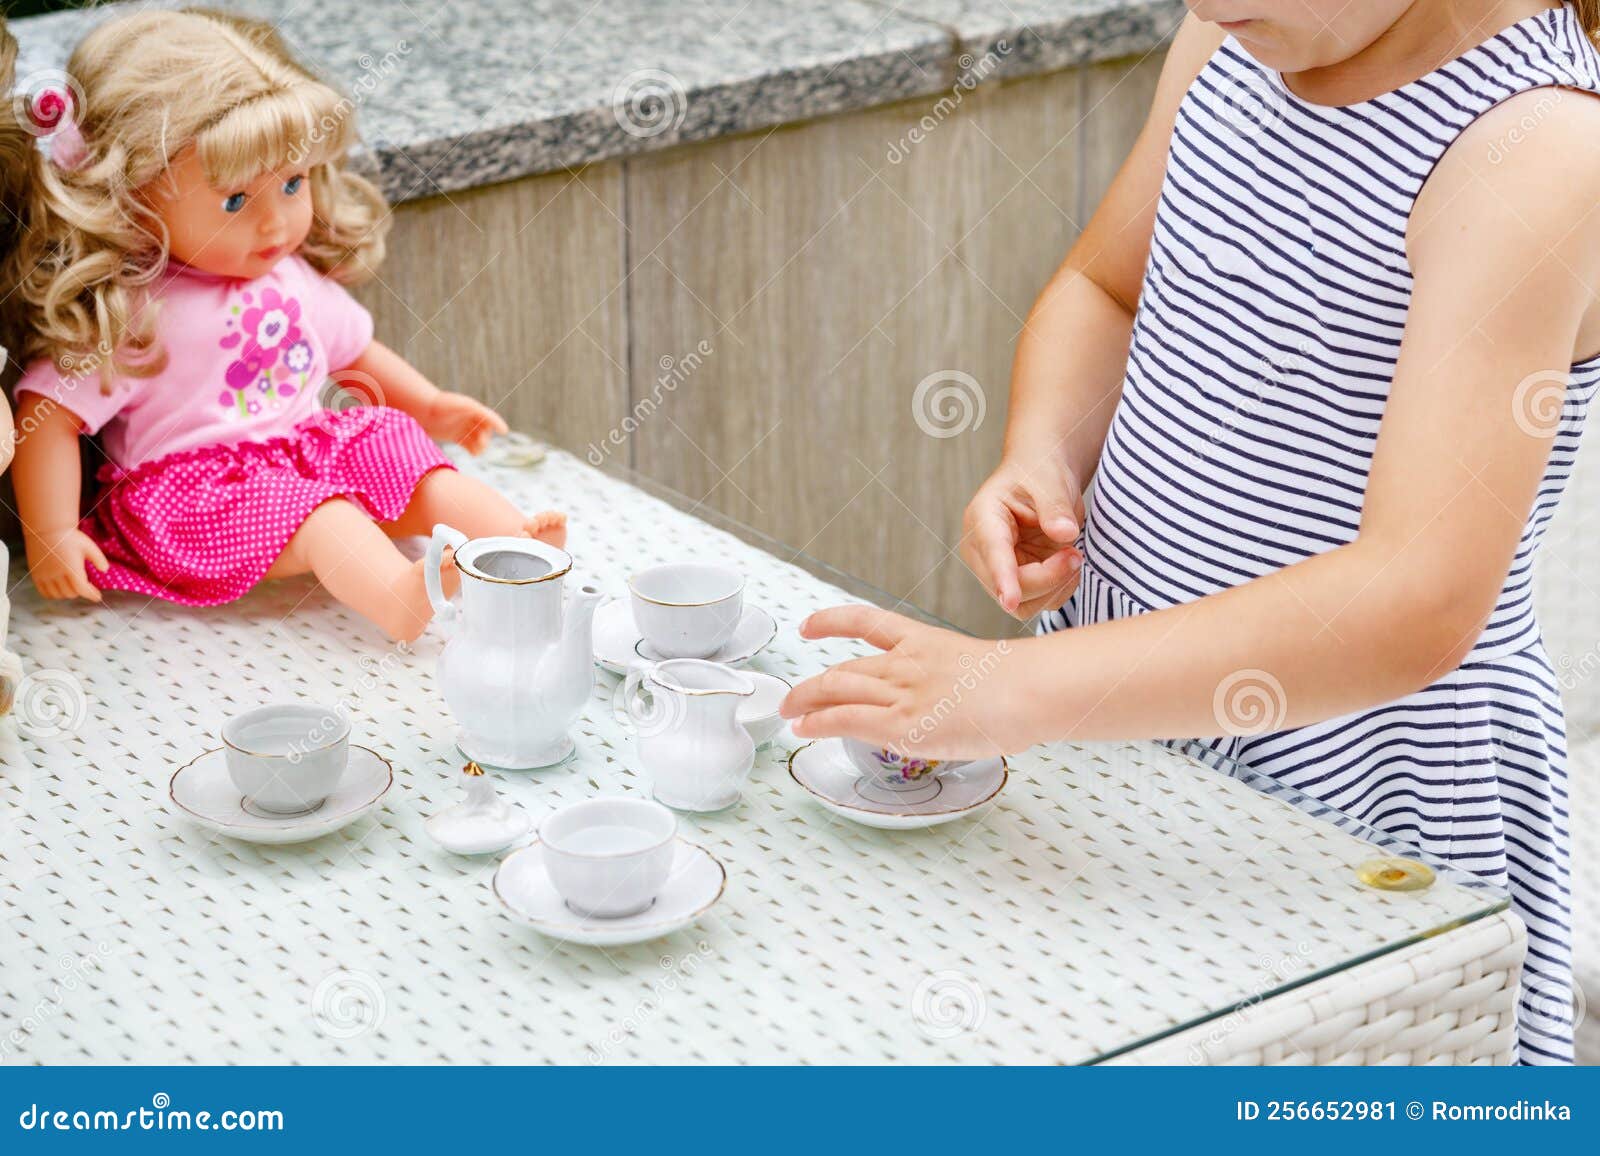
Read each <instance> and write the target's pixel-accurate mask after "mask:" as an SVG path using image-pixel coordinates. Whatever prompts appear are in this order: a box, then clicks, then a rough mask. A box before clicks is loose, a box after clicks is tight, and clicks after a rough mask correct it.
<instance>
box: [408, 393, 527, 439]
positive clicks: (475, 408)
mask: <svg viewBox="0 0 1600 1156" xmlns="http://www.w3.org/2000/svg"><path fill="white" fill-rule="evenodd" d="M422 428H423V429H425V430H427V431H428V436H429V437H433V438H437V439H439V440H440V441H447V442H455V443H456V444H457V445H458V446H461V447H462V448H463V449H465V450H466V451H467V452H468V453H469V454H481V453H482V452H483V451H484V450H486V449H488V448H489V440H490V439H491V438H493V437H494V436H495V434H503V433H505V432H506V430H507V428H508V427H507V426H506V420H505V418H503V417H501V416H500V415H499V414H497V413H495V411H494V410H492V409H490V408H489V407H488V406H486V405H484V404H483V403H482V402H481V401H478V400H476V399H474V398H470V397H468V396H467V395H466V394H464V393H449V392H447V391H445V390H440V391H439V394H438V396H437V397H435V398H434V399H433V400H432V401H431V402H429V403H428V410H427V413H426V414H425V415H424V416H423V419H422Z"/></svg>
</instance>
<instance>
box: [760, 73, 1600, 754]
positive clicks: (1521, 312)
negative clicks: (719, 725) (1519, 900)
mask: <svg viewBox="0 0 1600 1156" xmlns="http://www.w3.org/2000/svg"><path fill="white" fill-rule="evenodd" d="M1539 99H1540V94H1539V93H1530V94H1525V95H1524V96H1522V97H1517V98H1513V99H1512V100H1509V101H1507V102H1506V103H1505V104H1503V105H1501V106H1500V107H1499V108H1497V109H1496V110H1494V111H1493V112H1491V113H1489V114H1487V115H1486V116H1484V117H1483V118H1481V119H1480V120H1479V121H1478V122H1477V123H1476V124H1475V125H1474V126H1472V127H1471V128H1469V129H1468V130H1467V131H1466V132H1465V133H1463V134H1462V136H1461V139H1460V140H1459V141H1458V142H1457V143H1456V144H1455V146H1454V147H1452V148H1451V149H1450V151H1449V152H1448V153H1446V155H1445V158H1444V160H1443V161H1442V162H1441V163H1440V165H1439V167H1438V169H1437V170H1436V171H1435V173H1434V174H1433V176H1432V177H1431V178H1430V180H1429V181H1428V184H1427V186H1426V187H1425V189H1424V190H1423V193H1422V195H1421V196H1420V197H1419V199H1418V202H1417V205H1416V209H1415V211H1414V213H1413V216H1412V221H1411V235H1410V237H1409V239H1408V256H1409V258H1410V263H1411V266H1412V272H1413V275H1414V291H1413V296H1412V303H1411V308H1410V312H1409V315H1408V317H1407V322H1406V334H1405V338H1404V341H1403V344H1402V348H1401V353H1400V358H1399V362H1398V364H1397V366H1396V369H1395V378H1394V382H1393V384H1392V387H1391V390H1390V397H1389V402H1388V405H1387V407H1386V410H1385V413H1384V419H1383V424H1382V427H1381V430H1380V434H1379V438H1378V444H1377V449H1376V453H1375V456H1374V459H1373V464H1372V470H1371V474H1370V477H1369V480H1368V485H1367V494H1366V502H1365V505H1364V507H1363V511H1362V522H1361V528H1360V531H1359V534H1358V536H1357V537H1356V539H1355V541H1353V542H1351V543H1350V544H1349V545H1346V546H1342V547H1339V548H1337V549H1334V550H1330V551H1328V552H1327V553H1324V554H1320V555H1317V556H1315V557H1312V558H1308V559H1306V560H1305V561H1303V562H1299V563H1297V564H1295V565H1293V566H1289V567H1286V568H1284V569H1283V570H1280V571H1277V572H1275V573H1273V574H1270V575H1267V576H1265V577H1262V578H1259V579H1256V580H1255V581H1252V582H1248V583H1246V584H1244V585H1241V586H1238V587H1235V588H1233V589H1231V590H1227V591H1224V592H1222V593H1219V594H1216V595H1212V596H1210V597H1207V598H1202V599H1199V600H1198V601H1195V602H1191V603H1188V604H1185V605H1181V606H1174V607H1171V608H1168V609H1164V610H1160V611H1156V612H1153V613H1149V614H1144V615H1138V616H1135V617H1131V618H1125V619H1120V620H1116V621H1111V622H1105V623H1101V624H1097V625H1094V626H1089V627H1086V628H1080V629H1076V630H1070V631H1063V632H1060V633H1058V634H1053V635H1050V636H1048V637H1045V638H1036V639H1026V640H1017V641H1007V642H981V641H974V640H972V639H967V638H962V637H960V636H958V635H955V634H951V633H949V632H946V631H939V630H935V629H933V628H930V627H926V626H922V625H919V624H915V623H911V622H909V621H907V620H906V619H903V618H900V617H898V616H895V615H890V614H886V613H884V612H881V611H876V610H872V609H869V608H865V607H844V608H839V609H835V610H829V611H823V612H822V613H820V614H817V615H815V616H813V617H812V618H811V619H810V620H809V621H808V622H807V623H806V625H805V626H804V627H803V628H802V634H804V635H805V636H806V637H810V638H820V637H829V636H847V637H860V638H865V639H867V640H868V641H870V642H873V643H875V644H877V645H879V646H880V647H884V648H886V649H887V650H888V653H886V654H882V655H875V656H873V657H870V658H865V659H859V660H856V661H855V662H848V663H844V664H842V665H841V666H838V667H836V668H834V669H833V670H831V671H829V672H827V673H825V674H823V675H820V676H818V677H817V678H814V679H811V680H810V681H808V682H805V683H802V684H801V685H800V686H799V687H797V688H796V689H795V690H794V691H793V693H791V694H790V696H789V698H788V699H787V700H786V702H785V704H784V713H785V715H787V716H789V717H796V716H804V717H801V718H799V721H798V722H797V723H796V726H795V733H796V734H797V735H801V736H803V737H806V738H813V737H820V736H823V735H833V734H844V733H848V734H853V735H858V736H860V737H863V738H866V739H869V740H874V741H879V742H883V743H886V744H888V743H899V744H903V745H905V746H906V747H908V748H909V750H910V751H913V752H918V753H926V754H935V755H941V754H942V755H947V756H976V755H987V754H993V753H995V752H997V751H1013V750H1018V749H1021V748H1024V747H1027V746H1029V745H1031V744H1033V743H1037V742H1040V741H1045V740H1051V739H1061V738H1073V739H1083V740H1089V739H1111V738H1128V737H1140V738H1151V737H1176V736H1187V735H1216V734H1224V733H1235V734H1238V733H1257V732H1260V731H1265V730H1272V729H1279V728H1283V727H1294V726H1300V725H1304V724H1306V723H1311V722H1317V721H1321V720H1323V719H1328V718H1332V717H1336V716H1338V715H1342V714H1346V713H1349V712H1352V711H1356V710H1361V709H1364V708H1367V707H1370V706H1374V705H1377V704H1379V703H1384V702H1390V701H1393V700H1394V699H1397V698H1400V697H1403V696H1404V695H1406V694H1409V693H1411V692H1412V691H1415V690H1417V689H1419V688H1421V687H1423V686H1425V685H1427V684H1428V683H1430V682H1433V681H1435V680H1436V679H1437V678H1439V677H1440V676H1441V675H1443V674H1444V673H1446V672H1448V671H1450V670H1452V669H1454V668H1455V667H1456V666H1458V665H1459V664H1460V663H1461V662H1462V660H1463V658H1464V657H1465V656H1466V655H1467V654H1468V652H1469V651H1470V650H1471V648H1472V646H1473V644H1474V642H1475V641H1476V639H1477V637H1478V636H1479V634H1480V633H1481V632H1482V628H1483V625H1484V623H1485V621H1486V620H1487V618H1488V616H1489V614H1490V612H1491V611H1492V609H1493V607H1494V605H1495V602H1496V599H1497V597H1498V595H1499V592H1500V590H1501V588H1502V586H1503V584H1504V582H1505V579H1506V574H1507V571H1508V569H1509V567H1510V564H1511V560H1512V558H1513V556H1514V554H1515V551H1516V548H1517V544H1518V542H1519V540H1520V537H1521V534H1522V532H1523V529H1524V526H1525V524H1526V521H1527V518H1528V513H1529V510H1530V509H1531V507H1532V504H1533V501H1534V499H1535V495H1536V493H1537V491H1538V488H1539V486H1540V483H1541V481H1542V478H1543V474H1544V469H1545V465H1546V459H1547V458H1548V455H1549V450H1550V446H1551V440H1552V436H1553V433H1554V429H1555V426H1554V422H1555V420H1556V419H1557V418H1559V416H1560V402H1561V399H1562V396H1563V392H1564V388H1565V382H1566V380H1567V371H1568V367H1569V366H1570V365H1571V363H1572V361H1573V360H1574V354H1575V353H1576V354H1578V355H1584V356H1586V355H1589V354H1592V353H1593V352H1595V351H1596V349H1600V309H1597V308H1596V305H1595V297H1594V291H1593V289H1592V288H1591V286H1595V285H1600V208H1597V205H1600V152H1597V150H1595V149H1594V147H1593V142H1594V140H1595V139H1596V137H1597V136H1600V101H1596V100H1592V99H1588V98H1586V97H1574V98H1573V99H1568V100H1564V101H1562V102H1561V103H1560V104H1559V105H1557V106H1555V107H1554V109H1553V110H1552V109H1549V108H1542V109H1541V108H1540V107H1539V106H1538V105H1536V104H1535V103H1534V102H1537V101H1538V100H1539ZM1536 112H1537V113H1539V116H1540V117H1542V119H1538V128H1537V129H1536V130H1535V131H1533V132H1529V133H1516V132H1513V131H1512V130H1514V129H1515V128H1516V126H1517V125H1518V124H1520V123H1523V122H1522V120H1521V118H1523V117H1524V116H1525V115H1526V116H1534V114H1535V113H1536ZM1536 119H1537V118H1536ZM1508 133H1510V134H1511V135H1510V136H1508V135H1507V134H1508ZM1502 139H1517V140H1519V143H1518V144H1517V146H1516V148H1517V152H1516V155H1515V158H1514V161H1515V163H1512V164H1501V165H1495V164H1492V163H1490V161H1489V160H1488V157H1490V156H1492V155H1498V154H1497V153H1496V152H1495V151H1494V150H1492V149H1491V148H1490V144H1491V142H1493V141H1496V140H1502Z"/></svg>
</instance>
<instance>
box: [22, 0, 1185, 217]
mask: <svg viewBox="0 0 1600 1156" xmlns="http://www.w3.org/2000/svg"><path fill="white" fill-rule="evenodd" d="M156 2H157V3H161V2H162V0H156ZM213 3H218V6H221V7H226V8H232V9H236V10H239V11H245V12H250V13H252V14H255V15H259V16H265V17H268V18H270V19H273V20H275V21H276V22H277V23H278V25H279V27H280V29H281V31H282V32H283V34H284V36H285V37H286V38H287V39H288V40H289V42H290V43H291V44H292V45H293V46H294V48H295V50H296V51H297V52H298V53H300V54H301V55H302V56H303V57H304V58H305V59H306V61H307V62H308V63H310V64H311V65H312V66H313V67H315V68H316V69H317V70H318V71H319V72H320V73H321V74H322V75H323V76H325V77H326V78H327V79H328V80H329V81H331V82H332V83H333V84H334V85H335V86H336V87H338V88H340V89H341V90H343V91H345V92H347V93H349V94H351V95H352V96H353V97H354V98H355V99H356V101H357V103H358V105H359V113H358V115H359V118H360V126H361V132H362V137H363V139H364V141H365V150H364V151H365V156H364V157H363V158H362V161H361V163H362V164H363V165H364V166H365V167H367V168H368V169H369V170H370V171H374V172H375V174H376V176H377V178H378V180H379V183H380V184H381V186H382V187H383V190H384V192H385V193H386V194H387V195H388V196H389V197H390V198H391V199H392V200H395V201H403V200H408V199H412V198H415V197H424V196H428V195H431V194H435V193H445V192H452V191H455V190H458V189H467V188H473V187H476V186H479V185H486V184H490V183H493V182H495V181H503V180H510V179H512V178H516V177H522V176H529V175H532V174H535V173H542V172H551V171H555V170H559V169H565V168H571V167H575V166H578V165H583V164H589V163H592V162H595V161H601V160H606V159H608V158H611V157H617V156H625V155H628V154H631V153H638V152H643V151H646V150H651V149H660V148H666V147H670V146H672V145H675V144H680V143H683V142H687V141H701V140H710V139H712V138H714V137H719V136H724V135H727V134H730V133H738V132H749V131H753V130H757V129H762V128H768V127H771V126H774V125H781V124H786V123H790V122H795V121H802V120H808V119H811V118H813V117H818V116H826V115H829V114H833V113H839V112H847V111H851V110H855V109H862V108H869V107H872V106H874V105H880V104H887V103H890V102H893V101H897V100H905V99H909V98H912V97H918V96H926V95H931V94H933V93H935V92H939V91H942V90H944V89H947V88H949V87H950V86H951V85H952V84H954V83H956V82H957V79H958V78H961V77H967V78H969V81H970V82H974V83H975V82H980V81H981V82H989V81H992V80H994V79H996V78H1007V79H1009V78H1012V77H1016V76H1021V75H1026V74H1028V73H1030V72H1044V71H1050V70H1053V69H1058V68H1064V67H1068V66H1070V65H1075V64H1083V63H1087V62H1090V61H1095V60H1109V59H1113V58H1116V57H1119V56H1127V55H1130V54H1134V53H1139V52H1145V51H1148V50H1150V49H1151V48H1153V47H1155V46H1156V45H1157V44H1159V43H1160V42H1161V41H1162V39H1163V38H1164V37H1165V36H1166V35H1168V34H1169V33H1170V32H1171V31H1172V29H1173V28H1175V27H1176V26H1177V21H1178V19H1179V17H1180V16H1181V14H1182V11H1183V4H1182V2H1181V0H809V2H807V3H794V2H793V0H598V2H597V0H319V2H317V3H305V2H304V0H301V3H300V5H298V6H293V7H291V9H290V11H289V12H288V13H287V14H286V13H285V7H286V6H285V4H284V3H282V2H281V0H278V2H268V0H220V3H219V0H213ZM127 6H128V5H123V4H112V5H103V6H99V7H96V8H92V9H87V10H83V11H74V12H58V13H53V14H51V15H47V16H37V17H32V18H28V19H23V20H18V21H16V22H15V23H14V24H13V30H14V31H15V32H16V34H17V37H18V39H19V41H20V42H21V45H22V55H21V59H20V60H19V62H18V78H19V83H26V80H27V78H28V77H29V76H30V75H34V74H38V73H41V72H45V71H47V70H51V69H59V68H60V67H61V66H62V65H63V64H64V63H65V61H66V57H67V54H68V52H69V51H70V49H71V47H72V45H73V44H75V43H76V42H77V40H78V38H79V37H81V36H82V35H83V33H84V32H85V31H86V30H87V29H88V28H89V27H90V26H91V25H93V24H94V23H96V22H98V21H100V20H104V19H105V18H106V17H107V15H108V14H110V13H112V12H115V11H117V10H118V9H121V8H125V7H127ZM167 6H176V4H171V5H167Z"/></svg>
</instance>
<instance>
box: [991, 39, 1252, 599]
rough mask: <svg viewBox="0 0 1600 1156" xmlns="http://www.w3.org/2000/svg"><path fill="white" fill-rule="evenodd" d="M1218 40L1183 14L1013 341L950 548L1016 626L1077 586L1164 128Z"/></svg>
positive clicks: (1157, 184) (1158, 177) (1150, 224)
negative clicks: (972, 489)
mask: <svg viewBox="0 0 1600 1156" xmlns="http://www.w3.org/2000/svg"><path fill="white" fill-rule="evenodd" d="M1222 39H1223V33H1222V31H1221V30H1220V29H1218V28H1217V27H1216V26H1215V25H1211V24H1205V23H1202V22H1201V21H1199V20H1196V19H1195V18H1194V17H1193V16H1190V17H1188V18H1186V19H1185V21H1184V23H1183V26H1182V27H1181V28H1180V29H1179V30H1178V34H1177V37H1176V38H1175V39H1174V41H1173V44H1172V48H1171V50H1170V51H1169V52H1168V54H1167V61H1166V64H1165V65H1164V66H1163V68H1162V72H1161V82H1160V84H1159V85H1158V87H1157V89H1156V97H1155V101H1154V103H1153V105H1152V107H1151V111H1150V116H1149V118H1148V119H1147V120H1146V122H1145V126H1144V128H1143V130H1142V131H1141V132H1140V134H1139V139H1138V140H1137V141H1136V142H1135V143H1134V146H1133V151H1132V152H1131V153H1130V154H1129V156H1128V159H1127V161H1125V162H1124V163H1123V166H1122V168H1121V170H1120V171H1119V172H1118V173H1117V177H1116V180H1114V181H1113V182H1112V184H1111V187H1110V189H1109V190H1107V192H1106V195H1105V197H1104V198H1103V199H1102V200H1101V202H1100V206H1099V208H1098V209H1097V210H1096V211H1095V214H1094V216H1093V218H1091V219H1090V221H1089V224H1088V227H1087V228H1085V229H1084V231H1083V233H1082V234H1081V235H1080V236H1079V238H1078V240H1077V242H1076V243H1075V244H1074V245H1073V246H1072V249H1071V251H1070V252H1069V253H1068V254H1067V258H1066V260H1065V261H1064V262H1062V265H1061V268H1060V269H1058V270H1056V273H1055V275H1054V276H1053V277H1051V279H1050V281H1049V283H1048V284H1047V285H1045V287H1044V290H1043V292H1041V293H1040V294H1039V299H1038V300H1037V301H1036V302H1035V303H1034V306H1033V309H1032V310H1031V311H1030V312H1029V314H1028V319H1027V321H1026V322H1025V323H1024V325H1023V328H1022V334H1021V336H1020V337H1019V338H1018V341H1017V353H1016V357H1015V359H1014V360H1013V362H1012V367H1011V405H1010V411H1009V413H1010V416H1009V418H1008V419H1007V422H1006V439H1005V448H1004V452H1003V455H1002V457H1001V461H1000V465H999V467H998V468H996V470H995V472H994V473H993V474H992V475H990V477H989V479H988V480H987V481H985V482H984V483H983V485H982V486H980V487H979V488H978V491H977V493H976V494H974V495H973V498H972V502H971V503H970V504H969V505H968V506H967V512H966V518H965V520H964V523H963V534H962V539H961V556H962V558H963V559H964V560H965V561H966V563H967V565H968V566H970V567H971V568H972V571H973V572H974V573H975V574H976V575H977V576H978V579H979V581H981V582H982V583H983V584H984V586H985V587H986V588H987V589H988V591H989V593H990V594H992V595H993V596H994V597H995V599H996V600H997V601H998V602H999V603H1000V606H1001V607H1002V608H1003V609H1004V610H1006V611H1007V612H1008V613H1011V614H1014V615H1016V616H1017V617H1018V618H1028V617H1031V616H1032V615H1034V614H1036V613H1038V612H1039V611H1040V610H1043V609H1047V608H1054V607H1056V606H1060V605H1061V603H1062V602H1064V601H1065V600H1066V597H1067V595H1068V594H1070V593H1071V592H1072V588H1073V587H1074V586H1076V585H1077V571H1078V561H1079V560H1078V554H1077V551H1076V550H1075V549H1074V548H1073V546H1072V543H1073V541H1074V540H1075V539H1076V538H1077V536H1078V531H1079V529H1080V528H1081V525H1082V522H1083V487H1084V486H1087V485H1088V484H1089V478H1090V477H1091V476H1092V475H1093V474H1094V470H1095V465H1096V463H1098V462H1099V460H1100V447H1101V445H1102V443H1103V442H1104V441H1105V436H1106V429H1107V427H1109V425H1110V424H1111V415H1112V413H1113V412H1114V411H1115V410H1116V407H1117V399H1118V398H1119V397H1120V396H1121V393H1122V378H1123V374H1124V372H1125V371H1126V368H1127V361H1128V342H1129V339H1130V337H1131V335H1132V332H1133V313H1134V308H1135V306H1136V305H1137V304H1138V300H1139V285H1140V282H1141V281H1142V280H1143V278H1144V267H1145V261H1146V259H1147V258H1148V257H1149V254H1150V235H1151V231H1152V230H1153V228H1154V224H1155V208H1156V200H1157V198H1158V197H1159V196H1160V193H1161V181H1162V178H1163V176H1164V174H1165V172H1166V167H1167V149H1168V145H1169V143H1170V141H1171V139H1172V125H1173V121H1174V120H1175V119H1176V117H1177V112H1178V104H1179V103H1180V102H1181V101H1182V99H1183V94H1184V92H1185V91H1187V89H1188V87H1189V84H1190V82H1191V81H1193V80H1194V78H1195V75H1196V74H1197V73H1199V71H1200V69H1201V68H1202V67H1203V66H1204V65H1205V62H1206V61H1207V60H1209V59H1210V58H1211V55H1212V53H1214V52H1215V51H1216V49H1217V46H1218V45H1219V44H1221V43H1222Z"/></svg>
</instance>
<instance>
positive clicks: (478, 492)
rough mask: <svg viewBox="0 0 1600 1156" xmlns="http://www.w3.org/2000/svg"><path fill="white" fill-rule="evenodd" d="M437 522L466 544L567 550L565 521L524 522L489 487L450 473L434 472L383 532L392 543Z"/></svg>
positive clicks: (538, 517)
mask: <svg viewBox="0 0 1600 1156" xmlns="http://www.w3.org/2000/svg"><path fill="white" fill-rule="evenodd" d="M440 522H444V523H445V524H446V525H450V526H454V527H455V528H456V529H457V530H460V531H461V532H462V533H463V534H465V535H466V536H467V537H469V538H487V537H491V536H493V535H507V536H513V535H522V536H524V537H528V538H538V539H539V540H540V541H541V542H548V543H550V545H552V546H558V547H559V546H565V545H566V544H567V516H566V515H565V514H562V513H558V512H557V511H554V510H547V511H545V512H544V513H542V514H535V515H533V517H531V518H530V517H528V515H526V514H524V513H523V512H522V511H521V510H518V509H517V508H516V507H515V506H513V505H512V504H511V503H510V502H508V501H507V500H506V498H505V495H503V494H501V493H500V492H499V491H498V490H496V489H495V488H494V487H493V486H491V485H489V484H488V483H486V482H482V481H480V480H479V479H477V478H473V477H468V476H467V475H466V474H462V473H458V472H457V471H455V470H434V471H433V472H432V473H430V474H427V475H425V476H424V477H423V479H422V481H420V482H418V483H417V488H416V490H415V491H414V492H413V493H412V495H411V504H410V505H409V506H407V507H406V511H405V513H403V514H401V515H400V516H399V517H398V518H396V519H395V520H394V521H392V522H385V523H384V524H383V528H384V531H385V532H386V533H389V534H392V535H394V536H395V537H404V536H407V535H411V534H423V535H426V534H431V533H433V527H434V526H435V525H437V524H438V523H440Z"/></svg>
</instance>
